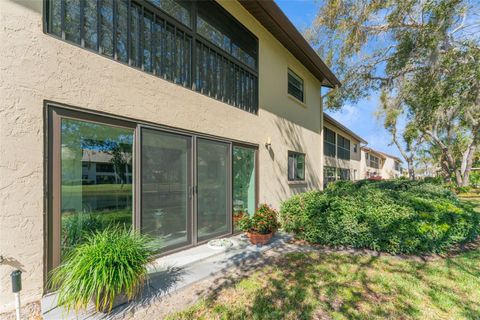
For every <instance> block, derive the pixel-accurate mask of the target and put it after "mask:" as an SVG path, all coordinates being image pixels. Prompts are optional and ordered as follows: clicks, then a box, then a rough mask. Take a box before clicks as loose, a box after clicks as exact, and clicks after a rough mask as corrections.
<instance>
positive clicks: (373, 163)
mask: <svg viewBox="0 0 480 320" xmlns="http://www.w3.org/2000/svg"><path fill="white" fill-rule="evenodd" d="M368 166H369V167H371V168H375V169H380V158H379V157H377V156H374V155H373V154H370V155H369V157H368Z"/></svg>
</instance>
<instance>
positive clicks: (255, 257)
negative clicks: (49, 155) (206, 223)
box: [42, 233, 310, 320]
mask: <svg viewBox="0 0 480 320" xmlns="http://www.w3.org/2000/svg"><path fill="white" fill-rule="evenodd" d="M230 239H231V240H232V242H233V246H231V247H230V248H228V249H219V248H212V247H210V246H209V245H208V244H204V245H201V246H198V247H194V248H191V249H188V250H184V251H181V252H178V253H174V254H172V255H168V256H165V257H162V258H159V259H158V260H156V261H155V262H154V266H153V267H152V270H151V273H150V281H149V284H148V286H146V287H145V289H144V292H143V293H142V295H141V297H140V298H139V299H137V300H136V301H133V302H131V303H129V304H126V305H123V306H119V307H117V308H116V309H114V310H113V312H112V313H111V314H110V315H108V316H105V315H104V314H100V313H97V312H95V311H94V308H93V307H90V308H89V309H88V310H86V311H83V312H79V313H78V314H75V313H74V312H70V313H66V312H65V310H64V309H63V308H61V307H57V306H56V303H55V295H49V296H45V297H44V298H43V299H42V313H43V317H44V319H45V320H58V319H92V320H93V319H161V318H162V317H163V316H164V315H166V314H168V313H170V312H173V311H176V310H178V309H182V308H183V307H185V306H186V305H188V304H189V303H194V302H195V301H196V300H197V299H198V297H199V296H201V295H203V294H204V293H205V291H207V290H212V289H214V287H215V286H216V285H218V284H219V282H224V281H229V279H231V278H232V277H235V276H241V275H242V274H244V273H248V272H249V270H253V269H255V268H257V267H258V266H259V265H261V264H262V263H265V261H266V259H268V257H271V256H275V255H278V254H283V253H285V252H291V251H298V250H300V247H298V246H296V245H292V244H289V243H288V240H290V236H288V235H287V234H285V233H278V234H277V235H275V237H274V238H273V239H272V240H271V241H270V243H269V244H267V245H265V246H254V245H251V244H250V243H249V241H248V239H247V238H246V237H245V235H237V236H234V237H231V238H230ZM309 249H310V248H307V247H303V250H309Z"/></svg>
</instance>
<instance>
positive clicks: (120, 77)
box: [0, 0, 322, 313]
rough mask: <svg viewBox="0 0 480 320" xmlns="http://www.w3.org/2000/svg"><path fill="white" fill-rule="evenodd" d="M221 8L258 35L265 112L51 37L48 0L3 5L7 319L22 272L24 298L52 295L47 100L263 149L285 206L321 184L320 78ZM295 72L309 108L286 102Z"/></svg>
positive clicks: (251, 22) (274, 193) (272, 185)
mask: <svg viewBox="0 0 480 320" xmlns="http://www.w3.org/2000/svg"><path fill="white" fill-rule="evenodd" d="M221 4H222V5H223V6H224V7H225V8H226V9H227V10H228V11H230V12H231V13H232V14H233V15H234V16H235V17H237V19H238V20H240V21H241V22H242V23H243V24H244V25H245V26H246V27H248V28H249V29H250V30H251V31H252V32H253V33H254V34H255V35H256V36H257V37H258V38H259V46H260V53H259V83H260V88H259V95H260V100H259V105H260V111H259V114H258V115H253V114H250V113H247V112H245V111H242V110H239V109H237V108H234V107H231V106H229V105H226V104H224V103H221V102H219V101H216V100H214V99H211V98H208V97H206V96H203V95H201V94H199V93H196V92H193V91H191V90H188V89H185V88H182V87H180V86H178V85H174V84H171V83H169V82H167V81H165V80H162V79H159V78H157V77H154V76H152V75H149V74H146V73H144V72H142V71H140V70H137V69H134V68H131V67H128V66H125V65H122V64H120V63H117V62H115V61H112V60H111V59H108V58H105V57H103V56H101V55H98V54H96V53H93V52H90V51H87V50H85V49H82V48H79V47H77V46H74V45H71V44H68V43H65V42H63V41H60V40H58V39H56V38H54V37H52V36H50V35H48V34H45V33H44V32H43V25H42V15H43V13H42V11H43V8H42V7H43V2H42V1H40V0H36V1H33V0H32V1H13V0H3V1H0V43H1V44H2V45H1V46H0V70H1V71H0V136H1V139H0V150H1V154H0V176H1V177H2V179H0V192H1V196H0V255H2V256H4V257H5V258H6V261H5V262H4V263H3V264H1V265H0V313H1V312H5V311H8V310H11V309H12V308H13V294H12V293H11V292H10V291H11V288H10V277H9V275H10V272H11V271H12V270H14V269H17V268H19V269H21V270H22V271H23V281H24V282H23V291H22V300H23V302H25V303H26V302H30V301H34V300H38V299H39V298H40V297H41V296H42V294H43V292H44V272H45V268H44V255H45V247H46V243H45V241H44V235H45V233H46V231H47V230H46V229H45V228H44V223H45V219H46V218H45V217H46V214H47V213H46V209H45V187H44V185H45V177H46V171H45V169H44V166H45V161H46V160H45V152H44V150H45V145H44V138H45V137H44V132H45V125H46V124H45V123H44V115H45V110H44V102H45V101H46V100H51V101H55V102H58V103H62V104H67V105H71V106H77V107H81V108H84V109H90V110H96V111H101V112H105V113H109V114H114V115H119V116H122V117H128V118H132V119H138V120H146V121H150V122H154V123H158V124H162V125H168V126H172V127H177V128H183V129H187V130H192V131H196V132H200V133H208V134H211V135H216V136H220V137H225V138H230V139H235V140H240V141H246V142H250V143H255V144H258V145H259V150H260V152H259V198H260V199H259V201H261V202H268V203H271V204H272V205H273V206H275V207H277V208H278V207H279V205H280V201H282V200H284V199H286V198H287V197H288V196H290V195H291V194H293V193H296V192H300V191H304V190H306V189H310V188H320V187H321V185H322V181H321V180H322V174H321V172H322V166H321V162H322V157H321V154H322V139H321V115H322V110H321V100H320V99H321V98H320V82H319V81H318V80H317V79H316V78H314V77H313V76H312V75H311V74H310V73H309V72H308V71H307V70H306V68H304V67H303V66H302V65H301V64H300V63H299V62H298V61H297V60H296V59H295V58H294V57H293V56H292V55H291V54H290V53H289V52H288V51H287V50H286V49H285V48H284V47H283V46H282V45H281V44H280V43H279V42H278V41H277V40H276V39H275V38H274V37H273V36H272V35H271V34H269V33H268V32H267V31H266V30H265V29H264V28H263V27H262V26H261V25H260V24H259V23H258V22H257V21H256V20H255V19H254V18H253V17H252V16H251V15H250V14H249V13H248V12H247V11H246V10H245V9H243V7H241V6H240V4H238V3H237V2H234V1H222V2H221ZM288 67H290V68H292V69H294V70H295V72H297V73H298V74H299V75H300V76H302V77H303V78H304V80H305V87H306V92H305V95H306V103H305V105H301V104H298V103H297V102H295V101H294V100H292V99H290V98H289V97H288V96H287V68H288ZM268 137H270V138H271V142H272V144H271V149H269V150H267V149H266V148H265V146H264V144H265V142H266V141H267V138H268ZM288 150H294V151H300V152H305V153H306V155H307V156H306V183H305V184H302V185H292V184H289V183H288V182H287V151H288Z"/></svg>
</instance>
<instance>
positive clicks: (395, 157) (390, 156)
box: [381, 152, 403, 163]
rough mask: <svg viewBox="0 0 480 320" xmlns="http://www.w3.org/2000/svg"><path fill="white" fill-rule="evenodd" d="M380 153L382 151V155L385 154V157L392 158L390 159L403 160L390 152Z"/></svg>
mask: <svg viewBox="0 0 480 320" xmlns="http://www.w3.org/2000/svg"><path fill="white" fill-rule="evenodd" d="M381 153H382V154H383V155H384V156H386V157H389V158H392V159H394V160H397V161H398V162H401V163H403V160H402V159H400V158H399V157H397V156H394V155H391V154H388V153H385V152H381Z"/></svg>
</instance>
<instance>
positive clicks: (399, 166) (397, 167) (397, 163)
mask: <svg viewBox="0 0 480 320" xmlns="http://www.w3.org/2000/svg"><path fill="white" fill-rule="evenodd" d="M395 171H402V166H401V165H400V162H398V161H395Z"/></svg>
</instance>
